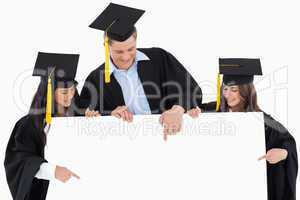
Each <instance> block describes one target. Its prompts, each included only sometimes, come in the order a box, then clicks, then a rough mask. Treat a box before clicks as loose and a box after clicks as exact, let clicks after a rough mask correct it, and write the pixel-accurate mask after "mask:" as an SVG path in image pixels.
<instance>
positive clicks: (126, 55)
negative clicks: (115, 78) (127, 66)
mask: <svg viewBox="0 0 300 200" xmlns="http://www.w3.org/2000/svg"><path fill="white" fill-rule="evenodd" d="M130 58H131V56H130V54H129V53H124V54H123V55H122V57H121V59H122V61H123V62H126V61H129V60H130Z"/></svg>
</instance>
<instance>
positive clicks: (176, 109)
mask: <svg viewBox="0 0 300 200" xmlns="http://www.w3.org/2000/svg"><path fill="white" fill-rule="evenodd" d="M183 113H184V109H183V108H182V107H181V106H173V107H172V109H170V110H167V111H165V112H163V113H162V115H161V116H160V118H159V122H160V124H162V125H163V127H164V140H165V141H166V140H167V135H172V134H175V133H177V132H179V131H180V130H181V126H182V116H183Z"/></svg>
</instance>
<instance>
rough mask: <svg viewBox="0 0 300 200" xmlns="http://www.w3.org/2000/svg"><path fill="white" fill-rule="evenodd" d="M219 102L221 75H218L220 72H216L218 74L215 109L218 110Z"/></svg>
mask: <svg viewBox="0 0 300 200" xmlns="http://www.w3.org/2000/svg"><path fill="white" fill-rule="evenodd" d="M220 104H221V77H220V74H219V73H218V76H217V106H216V111H219V109H220Z"/></svg>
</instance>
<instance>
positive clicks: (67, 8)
mask: <svg viewBox="0 0 300 200" xmlns="http://www.w3.org/2000/svg"><path fill="white" fill-rule="evenodd" d="M296 2H297V1H261V0H251V1H240V0H236V1H233V0H229V1H222V0H220V1H217V0H209V1H191V0H186V1H177V2H176V1H171V0H165V1H156V0H152V1H146V0H135V1H114V3H120V4H124V5H127V6H132V7H136V8H141V9H145V10H146V13H145V14H144V15H143V16H142V18H141V19H140V20H139V22H138V23H137V28H138V47H153V46H156V47H157V46H158V47H162V48H164V49H166V50H168V51H170V52H171V53H173V54H174V55H175V56H176V57H177V58H178V59H179V60H180V61H181V62H182V63H183V64H184V65H185V66H186V68H187V69H188V70H189V71H190V72H191V73H192V74H193V76H194V77H195V78H196V80H197V81H198V83H199V84H200V85H201V87H202V89H203V92H204V101H209V100H214V99H215V95H214V94H215V84H216V80H215V78H216V73H217V70H218V67H217V65H218V58H219V57H255V58H256V57H259V58H261V62H262V67H263V73H264V76H263V77H258V78H256V86H257V90H258V100H259V104H260V106H261V108H262V109H263V110H264V111H266V112H267V113H269V114H272V116H273V117H275V118H276V119H278V120H279V121H280V122H282V123H283V124H284V125H285V126H286V127H287V128H288V129H289V130H290V131H291V133H292V134H293V135H294V137H295V138H296V140H297V141H298V138H300V137H299V136H298V135H299V131H300V128H299V126H298V123H297V122H298V121H299V120H298V119H297V115H296V113H297V111H296V110H298V109H296V107H299V106H298V104H297V97H298V96H299V95H297V91H298V88H297V85H296V84H297V81H296V80H297V78H298V76H297V75H298V74H297V73H298V72H299V70H298V67H299V66H300V62H299V60H298V59H299V46H300V39H299V36H300V30H299V28H298V27H299V20H298V19H299V18H300V13H299V6H298V5H297V4H296ZM108 4H109V1H100V0H98V1H74V0H73V1H67V0H65V1H64V0H59V1H58V0H51V1H38V0H36V1H33V0H27V1H21V0H20V1H3V0H2V1H1V5H0V25H1V31H0V34H1V37H0V67H1V70H2V71H1V73H0V74H1V78H0V80H1V84H0V85H1V86H0V87H1V91H2V96H1V104H0V105H1V109H2V110H1V111H2V112H1V113H2V122H1V134H0V162H1V165H0V199H9V198H10V194H9V191H8V187H7V184H6V180H5V173H4V167H3V164H2V163H3V160H4V152H5V148H6V144H7V141H8V138H9V136H10V133H11V131H12V128H13V126H14V124H15V122H16V121H17V120H18V119H19V118H20V117H22V116H23V115H25V114H26V113H27V111H28V108H29V105H30V102H31V99H32V96H33V94H34V92H35V90H36V87H37V84H38V81H39V79H38V78H31V77H30V76H31V73H32V68H33V66H34V63H35V59H36V55H37V53H38V51H47V52H61V53H80V54H81V56H80V61H79V68H78V71H77V80H78V81H79V82H80V85H79V90H80V89H81V87H82V84H83V81H84V79H85V78H86V76H87V75H88V74H89V72H90V71H91V70H93V69H94V68H96V67H97V66H98V65H100V64H101V63H102V62H103V57H104V48H103V46H102V42H103V40H102V32H100V31H96V30H94V29H90V28H88V25H89V24H90V23H91V22H92V21H93V20H94V19H95V18H96V17H97V16H98V14H100V12H101V11H102V10H103V9H104V8H105V7H106V6H107V5H108ZM298 187H299V186H298Z"/></svg>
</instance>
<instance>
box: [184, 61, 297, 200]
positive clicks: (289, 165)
mask: <svg viewBox="0 0 300 200" xmlns="http://www.w3.org/2000/svg"><path fill="white" fill-rule="evenodd" d="M219 64H220V66H219V67H220V73H221V74H223V83H222V86H221V89H220V90H219V94H220V95H221V97H220V98H218V99H220V101H217V102H211V103H208V104H203V105H201V108H197V109H192V110H190V111H188V113H189V115H190V116H192V117H197V116H198V115H199V113H201V112H209V111H213V110H217V111H219V112H263V111H262V110H261V109H260V108H259V106H258V105H257V96H256V90H255V87H254V85H253V75H262V72H261V65H260V61H259V59H220V60H219ZM219 80H220V79H219ZM264 124H265V141H266V154H265V155H263V156H262V157H260V158H259V160H262V159H266V161H267V184H268V200H295V199H296V179H297V172H298V158H297V148H296V142H295V139H294V138H293V136H292V135H291V134H290V133H289V131H288V130H287V129H286V128H285V127H284V126H283V125H281V124H280V123H279V122H277V121H276V120H274V119H273V118H272V117H271V116H270V115H268V114H266V113H264Z"/></svg>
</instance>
